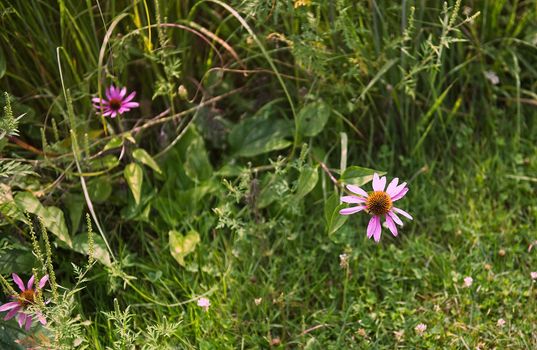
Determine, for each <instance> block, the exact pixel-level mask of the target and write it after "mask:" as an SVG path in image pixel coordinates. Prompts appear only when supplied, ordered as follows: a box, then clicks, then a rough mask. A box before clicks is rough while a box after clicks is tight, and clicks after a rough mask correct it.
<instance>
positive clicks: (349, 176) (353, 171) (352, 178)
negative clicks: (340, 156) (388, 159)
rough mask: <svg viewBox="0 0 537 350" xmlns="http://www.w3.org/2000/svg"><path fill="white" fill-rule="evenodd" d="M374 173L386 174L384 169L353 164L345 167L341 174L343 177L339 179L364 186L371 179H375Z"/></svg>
mask: <svg viewBox="0 0 537 350" xmlns="http://www.w3.org/2000/svg"><path fill="white" fill-rule="evenodd" d="M374 173H378V174H379V175H384V174H385V172H382V171H378V170H373V169H369V168H363V167H360V166H354V165H353V166H350V167H348V168H347V169H345V171H344V172H343V174H341V177H340V179H339V180H340V181H341V182H344V183H348V184H354V185H357V186H362V185H364V184H366V183H368V182H370V181H371V180H373V174H374Z"/></svg>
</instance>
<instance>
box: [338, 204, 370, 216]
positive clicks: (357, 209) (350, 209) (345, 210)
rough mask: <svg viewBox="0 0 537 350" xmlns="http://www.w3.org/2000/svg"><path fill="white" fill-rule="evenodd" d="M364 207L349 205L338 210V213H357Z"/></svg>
mask: <svg viewBox="0 0 537 350" xmlns="http://www.w3.org/2000/svg"><path fill="white" fill-rule="evenodd" d="M364 209H365V207H364V206H357V207H350V208H345V209H341V210H340V211H339V213H340V214H341V215H351V214H354V213H357V212H359V211H362V210H364Z"/></svg>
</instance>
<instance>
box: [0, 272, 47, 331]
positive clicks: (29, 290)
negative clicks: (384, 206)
mask: <svg viewBox="0 0 537 350" xmlns="http://www.w3.org/2000/svg"><path fill="white" fill-rule="evenodd" d="M12 276H13V281H14V282H15V283H16V284H17V286H19V289H20V290H21V292H20V293H19V295H17V296H13V298H14V299H16V301H12V302H9V303H6V304H4V305H2V306H0V312H3V311H8V310H9V312H8V313H7V315H6V317H4V320H5V321H7V320H9V319H11V318H13V317H14V316H15V315H18V316H17V320H18V321H19V326H20V327H22V326H23V325H25V327H24V328H25V329H26V331H28V330H30V327H31V326H32V321H33V318H32V316H31V315H28V314H26V313H25V312H24V311H25V310H26V309H27V308H28V306H30V305H34V304H35V291H34V289H33V287H34V276H32V277H31V278H30V280H29V281H28V284H27V285H26V286H24V282H23V281H22V279H21V278H20V277H19V276H18V275H17V274H16V273H14V274H13V275H12ZM47 281H48V275H45V276H44V277H43V278H41V280H40V281H39V288H40V289H42V288H43V287H45V284H46V283H47ZM37 319H38V321H39V322H41V324H47V320H46V319H45V317H44V316H43V315H42V314H41V313H39V312H38V313H37Z"/></svg>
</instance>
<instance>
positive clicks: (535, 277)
mask: <svg viewBox="0 0 537 350" xmlns="http://www.w3.org/2000/svg"><path fill="white" fill-rule="evenodd" d="M530 277H531V279H532V280H537V272H535V271H532V272H530Z"/></svg>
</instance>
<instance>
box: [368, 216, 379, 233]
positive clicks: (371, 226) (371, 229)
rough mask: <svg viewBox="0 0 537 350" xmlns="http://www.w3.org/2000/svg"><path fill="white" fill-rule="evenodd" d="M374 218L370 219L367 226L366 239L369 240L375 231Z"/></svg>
mask: <svg viewBox="0 0 537 350" xmlns="http://www.w3.org/2000/svg"><path fill="white" fill-rule="evenodd" d="M375 218H376V216H373V217H372V218H371V219H369V224H367V238H371V237H372V236H373V234H374V233H375V229H376V225H377V224H376V221H375Z"/></svg>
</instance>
